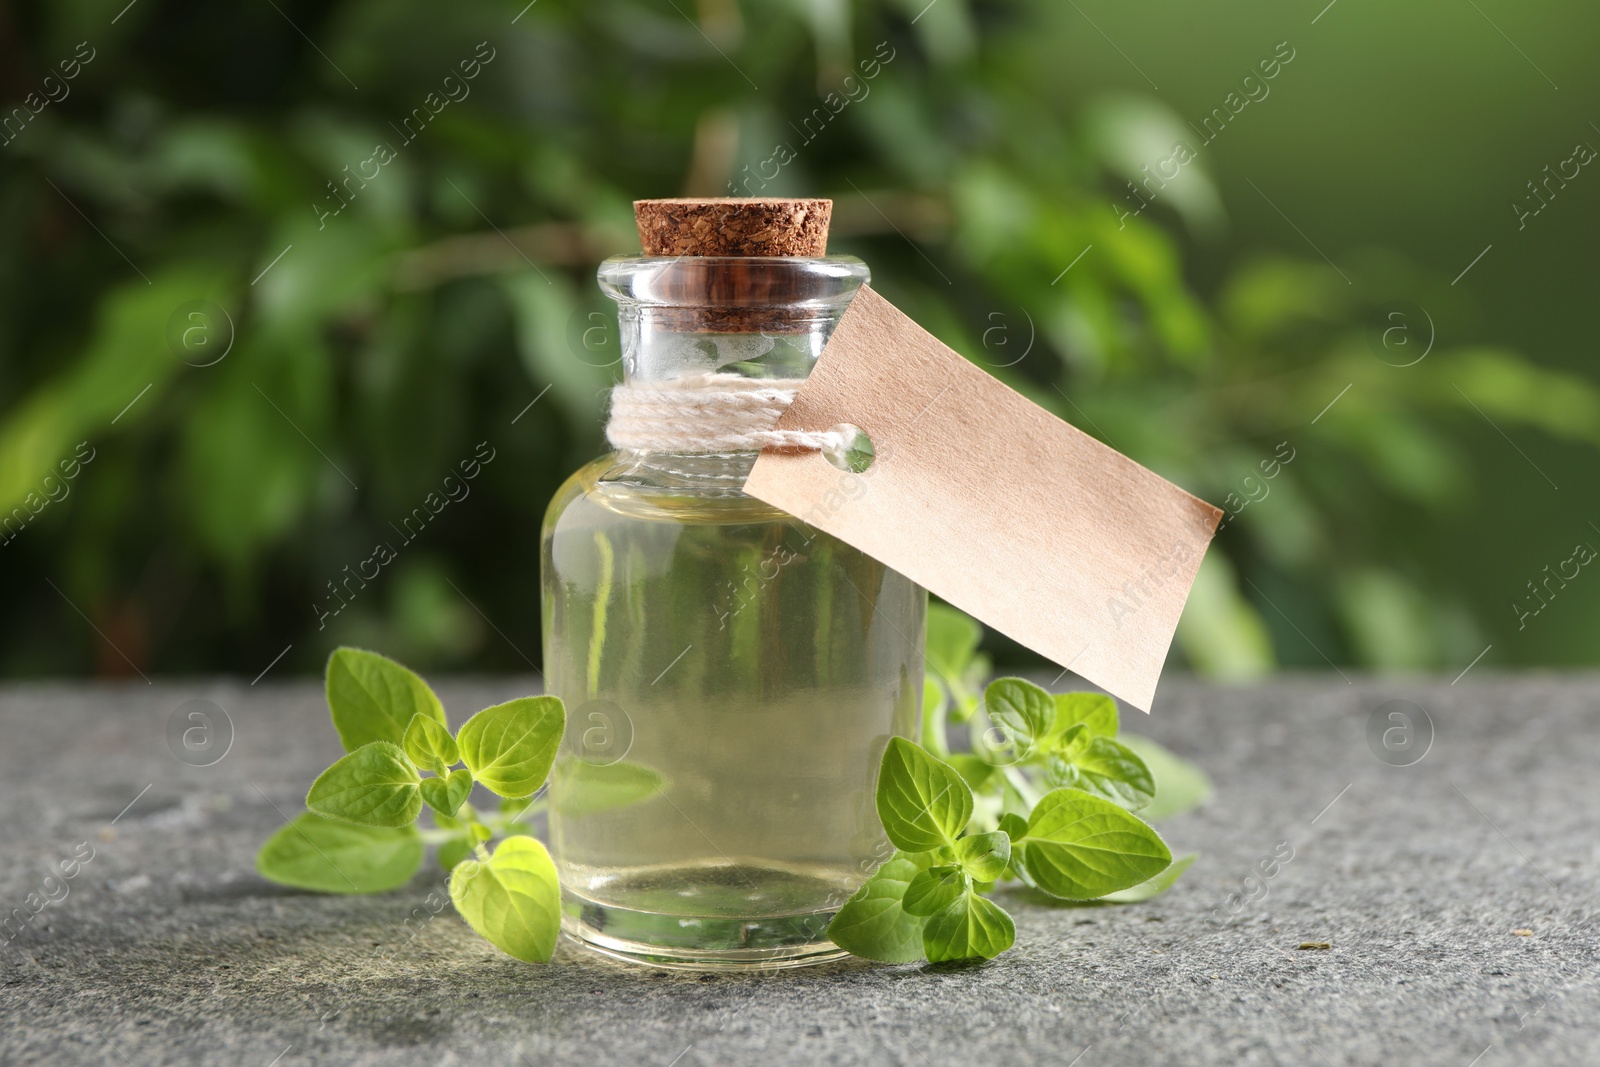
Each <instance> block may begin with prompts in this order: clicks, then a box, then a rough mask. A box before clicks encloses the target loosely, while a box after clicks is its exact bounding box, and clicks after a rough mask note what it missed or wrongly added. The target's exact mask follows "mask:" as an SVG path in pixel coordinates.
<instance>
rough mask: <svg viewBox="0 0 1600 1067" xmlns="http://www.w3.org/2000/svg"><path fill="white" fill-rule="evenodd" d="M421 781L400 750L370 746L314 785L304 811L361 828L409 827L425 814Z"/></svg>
mask: <svg viewBox="0 0 1600 1067" xmlns="http://www.w3.org/2000/svg"><path fill="white" fill-rule="evenodd" d="M420 781H421V779H420V778H419V777H418V775H417V769H416V768H415V767H413V766H412V765H411V761H410V760H409V759H407V758H406V754H405V753H404V752H402V751H400V746H399V745H396V744H394V743H393V742H390V741H371V742H368V743H367V744H365V745H362V746H361V747H360V748H358V749H356V750H355V751H354V752H352V753H350V754H349V755H348V756H345V757H343V758H341V759H340V760H339V762H337V763H335V764H334V765H333V766H332V767H329V768H328V769H327V770H325V771H323V772H322V774H321V775H319V776H318V777H317V780H316V781H315V782H312V783H311V792H309V793H307V794H306V807H308V808H310V809H311V810H312V811H314V812H316V813H317V814H318V815H326V816H328V817H329V818H333V819H343V820H344V821H346V822H353V823H360V824H361V825H363V826H407V825H409V824H411V823H413V822H416V821H417V816H418V815H419V814H421V812H422V793H421V791H420V790H419V789H418V788H417V786H418V783H419V782H420Z"/></svg>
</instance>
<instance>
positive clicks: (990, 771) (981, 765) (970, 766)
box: [945, 752, 1000, 793]
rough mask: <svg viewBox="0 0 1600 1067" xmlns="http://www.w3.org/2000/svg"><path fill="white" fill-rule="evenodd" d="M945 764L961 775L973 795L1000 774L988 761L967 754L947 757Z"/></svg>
mask: <svg viewBox="0 0 1600 1067" xmlns="http://www.w3.org/2000/svg"><path fill="white" fill-rule="evenodd" d="M945 762H946V763H948V764H950V766H952V767H954V768H955V769H956V773H958V774H960V775H961V778H962V780H963V781H965V782H966V783H967V785H968V786H969V787H971V789H972V791H973V792H974V793H978V792H981V791H982V790H983V787H984V786H986V785H988V784H989V781H990V780H991V779H992V778H994V776H995V775H997V774H999V773H1000V768H999V767H996V766H995V765H994V764H992V763H990V762H989V761H988V760H985V759H982V758H980V757H978V756H974V755H971V754H970V753H967V752H957V753H956V754H955V755H953V756H949V757H947V758H946V759H945Z"/></svg>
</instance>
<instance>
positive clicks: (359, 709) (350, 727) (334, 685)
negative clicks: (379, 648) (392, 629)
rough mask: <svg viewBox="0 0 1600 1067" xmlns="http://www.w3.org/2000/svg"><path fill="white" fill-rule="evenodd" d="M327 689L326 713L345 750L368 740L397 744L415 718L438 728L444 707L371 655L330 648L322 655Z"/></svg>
mask: <svg viewBox="0 0 1600 1067" xmlns="http://www.w3.org/2000/svg"><path fill="white" fill-rule="evenodd" d="M327 690H328V710H329V711H330V712H332V714H333V725H334V727H335V728H336V729H337V730H338V731H339V740H340V741H342V742H344V748H345V751H346V752H354V751H355V750H356V749H358V748H360V747H361V746H362V745H365V744H368V743H369V742H372V741H388V742H391V743H392V744H396V745H399V744H403V743H404V742H405V738H406V728H407V727H408V726H409V725H410V724H411V720H412V719H413V718H414V717H415V716H418V715H422V716H425V717H427V718H430V719H433V720H434V722H436V723H438V724H439V725H440V726H443V725H444V705H442V704H440V703H439V698H438V697H436V696H434V695H433V690H432V689H429V688H428V684H427V683H426V682H424V681H423V680H422V679H421V678H419V677H418V676H417V675H416V674H415V673H414V672H412V671H409V670H407V669H406V668H404V667H402V666H400V664H398V663H396V662H395V661H394V660H392V659H389V658H387V657H385V656H380V655H378V654H377V653H376V652H365V651H362V650H361V649H359V648H341V649H336V650H335V651H334V653H333V655H331V656H329V657H328V673H327ZM430 736H431V735H430ZM451 762H454V761H453V760H452V761H451Z"/></svg>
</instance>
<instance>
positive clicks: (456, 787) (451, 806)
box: [418, 767, 472, 818]
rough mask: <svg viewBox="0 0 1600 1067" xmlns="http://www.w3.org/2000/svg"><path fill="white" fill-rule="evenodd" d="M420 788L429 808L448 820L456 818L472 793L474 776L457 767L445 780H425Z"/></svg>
mask: <svg viewBox="0 0 1600 1067" xmlns="http://www.w3.org/2000/svg"><path fill="white" fill-rule="evenodd" d="M418 788H419V789H420V790H421V791H422V799H423V800H424V801H426V802H427V805H428V807H430V808H432V809H433V810H434V811H436V812H438V813H439V814H440V815H443V816H445V817H446V818H454V817H455V814H456V812H458V811H460V810H461V805H462V804H464V803H465V802H466V799H467V795H468V794H469V793H471V792H472V775H471V774H470V773H468V771H467V770H466V768H464V767H457V768H456V769H455V770H454V771H451V772H450V774H449V775H448V776H446V777H444V778H424V779H423V780H422V782H421V784H420V785H419V786H418Z"/></svg>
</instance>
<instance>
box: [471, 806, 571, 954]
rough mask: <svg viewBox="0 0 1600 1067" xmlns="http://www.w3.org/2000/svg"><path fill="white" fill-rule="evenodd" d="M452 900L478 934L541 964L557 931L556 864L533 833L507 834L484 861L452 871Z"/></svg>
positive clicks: (512, 952) (504, 950)
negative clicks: (516, 835)
mask: <svg viewBox="0 0 1600 1067" xmlns="http://www.w3.org/2000/svg"><path fill="white" fill-rule="evenodd" d="M450 900H451V902H452V903H454V904H455V906H456V911H457V912H459V913H460V914H461V917H462V918H463V919H465V920H466V921H467V925H468V926H470V927H472V928H473V929H474V930H476V931H477V932H478V934H479V935H480V936H481V937H483V938H484V939H485V940H487V941H488V942H489V943H491V944H493V945H494V946H495V947H496V948H498V949H500V951H502V952H504V953H505V954H506V955H508V956H514V957H515V958H517V959H519V960H525V961H527V962H529V963H544V962H545V961H546V960H548V959H549V958H550V954H551V953H552V952H554V951H555V947H556V935H557V934H558V933H559V932H560V930H561V890H560V887H559V885H558V884H557V881H556V866H555V864H554V863H553V862H551V860H550V853H548V852H546V851H545V847H544V845H542V844H540V843H539V842H538V841H537V840H535V839H534V838H531V837H508V838H506V839H505V840H504V841H501V842H500V845H499V847H498V848H496V849H495V850H494V854H493V855H491V856H490V857H489V859H488V861H487V862H483V861H480V860H465V861H463V862H461V863H458V864H457V865H456V866H455V868H454V869H453V870H452V871H451V872H450Z"/></svg>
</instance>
